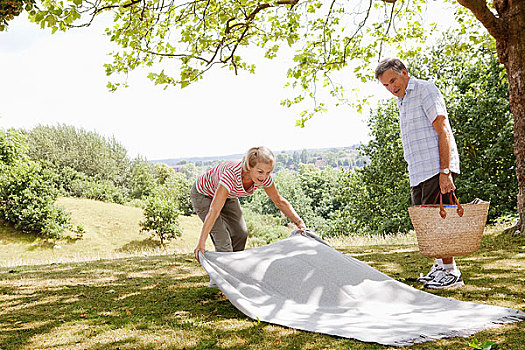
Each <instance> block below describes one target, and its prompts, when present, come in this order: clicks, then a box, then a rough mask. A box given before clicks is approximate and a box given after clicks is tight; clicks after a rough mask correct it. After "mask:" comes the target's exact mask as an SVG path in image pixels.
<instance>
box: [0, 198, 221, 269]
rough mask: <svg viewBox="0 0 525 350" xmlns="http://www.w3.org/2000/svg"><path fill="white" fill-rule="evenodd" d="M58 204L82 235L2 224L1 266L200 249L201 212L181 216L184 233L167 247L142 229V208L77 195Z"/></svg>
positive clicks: (0, 231)
mask: <svg viewBox="0 0 525 350" xmlns="http://www.w3.org/2000/svg"><path fill="white" fill-rule="evenodd" d="M57 205H58V206H60V207H63V208H64V209H66V210H67V211H69V212H71V223H72V225H73V227H74V228H75V227H76V226H77V225H82V226H83V227H84V230H85V234H84V236H83V238H82V239H77V234H76V233H74V232H66V233H65V235H64V238H63V239H60V240H49V239H45V238H43V237H41V236H38V235H31V234H26V235H20V234H19V233H18V232H17V231H15V230H14V229H12V228H11V227H8V226H2V225H0V243H1V245H0V267H1V266H3V267H11V266H19V265H35V264H50V263H56V262H75V261H86V260H97V259H115V258H121V257H129V256H137V255H152V254H156V255H161V254H173V253H188V252H191V251H193V248H195V245H196V244H197V240H198V235H199V233H200V228H201V226H202V222H201V221H200V219H199V218H198V217H197V216H196V215H193V216H190V217H188V216H180V217H179V221H180V224H181V226H182V229H183V234H182V237H180V238H177V239H175V240H173V241H171V242H170V243H169V244H167V246H166V249H164V248H161V247H160V245H159V241H158V240H155V239H151V234H150V233H149V232H140V227H139V222H140V221H141V220H142V219H143V215H142V209H140V208H135V207H128V206H123V205H119V204H114V203H104V202H100V201H94V200H90V199H81V198H72V197H67V198H59V199H58V201H57ZM209 249H212V246H211V244H210V246H209Z"/></svg>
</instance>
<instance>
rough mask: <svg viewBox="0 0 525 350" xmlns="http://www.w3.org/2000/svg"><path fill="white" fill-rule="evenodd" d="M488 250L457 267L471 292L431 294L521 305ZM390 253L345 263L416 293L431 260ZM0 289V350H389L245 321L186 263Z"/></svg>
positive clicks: (65, 268)
mask: <svg viewBox="0 0 525 350" xmlns="http://www.w3.org/2000/svg"><path fill="white" fill-rule="evenodd" d="M494 244H495V243H492V242H488V243H487V246H484V247H483V248H482V249H481V250H480V251H479V252H478V253H476V254H473V255H472V257H473V259H469V260H467V259H463V260H461V261H460V264H461V267H462V271H463V273H464V274H465V275H466V276H468V277H467V278H468V282H467V284H468V285H471V286H472V287H473V288H471V289H462V288H458V289H455V290H450V291H449V290H447V291H438V292H434V293H435V294H438V295H441V296H446V297H452V298H455V299H459V300H465V301H475V302H482V301H486V302H487V303H490V304H495V305H500V306H505V305H504V304H502V303H503V302H504V303H510V304H513V305H520V304H522V303H523V302H522V300H523V299H524V298H525V291H523V288H520V286H521V285H522V282H523V281H522V280H523V277H522V276H523V271H522V270H521V272H520V269H514V270H515V271H509V270H508V269H505V268H490V269H487V268H486V267H487V266H490V264H492V263H496V262H498V261H499V260H498V259H502V258H504V259H513V260H512V261H515V262H516V263H518V264H519V263H521V264H523V258H516V257H515V255H516V254H515V253H514V252H513V251H512V250H505V251H502V250H500V249H497V250H495V249H493V246H494ZM489 246H491V247H489ZM397 248H399V247H396V249H392V247H390V248H389V247H373V249H372V248H370V249H367V248H366V247H365V248H359V249H352V250H351V252H349V253H350V254H349V255H352V253H354V254H355V253H359V254H357V255H359V259H360V260H362V261H365V262H368V263H369V264H370V265H372V266H374V267H376V268H378V269H379V270H382V271H383V272H385V273H387V274H389V275H390V276H392V277H394V278H396V279H398V280H400V281H402V282H405V283H408V284H411V285H413V286H414V287H416V288H421V286H420V285H418V284H417V283H416V282H415V278H413V277H412V276H415V275H416V273H419V272H420V271H421V270H422V269H425V270H426V269H427V268H428V267H429V266H430V264H431V263H432V259H429V258H426V257H423V256H421V255H420V254H419V253H418V252H417V251H411V250H408V251H406V250H405V251H400V249H397ZM516 249H519V248H516ZM371 250H373V252H371ZM522 255H523V254H522ZM520 259H521V260H520ZM522 266H523V265H522ZM487 270H488V271H487ZM396 273H397V276H396V275H395V274H396ZM520 273H521V274H522V275H521V277H519V278H514V277H515V275H514V274H520ZM0 281H1V283H2V284H1V285H0V348H1V349H20V348H24V349H31V348H40V349H69V348H85V349H157V348H159V347H162V348H168V349H182V348H186V349H188V350H190V349H223V348H228V349H247V348H253V349H273V348H287V349H292V348H296V349H308V348H309V349H326V348H330V349H348V348H351V349H389V347H386V346H382V345H378V344H369V343H362V342H358V341H354V340H349V339H342V338H338V337H333V336H328V335H323V334H316V333H309V332H301V331H295V330H292V329H288V328H285V327H280V326H274V325H269V324H266V323H263V322H261V323H259V322H257V321H254V320H251V319H249V318H248V317H246V316H245V315H244V314H242V313H241V312H240V311H238V310H237V309H236V308H235V307H234V306H233V305H231V304H230V302H229V301H228V300H227V299H226V298H225V297H224V295H223V294H222V293H221V292H220V291H219V290H216V289H209V288H206V285H207V282H208V277H207V275H206V274H205V272H204V271H203V269H202V268H201V267H200V266H199V265H198V264H197V263H196V262H195V261H194V260H193V259H192V258H191V256H190V255H176V256H162V257H141V258H127V259H117V260H106V261H96V262H87V263H77V264H64V265H53V266H51V267H50V266H29V267H20V268H17V270H16V272H14V273H9V271H8V270H7V269H4V270H0ZM487 288H489V289H487ZM494 293H496V294H494ZM495 295H502V296H503V295H504V296H505V298H506V299H505V300H503V299H498V298H497V297H496V296H495ZM523 324H525V322H519V323H517V324H512V325H508V326H505V327H503V328H502V329H493V330H487V331H483V332H480V333H478V334H476V335H475V336H474V337H477V338H478V339H480V340H489V339H494V338H498V337H499V338H500V339H505V341H504V344H505V345H506V346H507V347H508V348H509V349H513V348H516V349H517V348H518V347H519V346H521V345H522V344H523V343H525V339H524V335H523V334H524V332H523V330H524V326H523ZM471 338H473V337H471ZM468 341H469V340H468V339H465V338H451V339H445V340H440V341H438V342H428V343H423V344H418V345H415V346H413V347H411V348H413V349H436V348H439V349H464V348H468V346H467V344H468ZM513 346H518V347H513Z"/></svg>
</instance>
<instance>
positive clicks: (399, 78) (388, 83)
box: [379, 69, 410, 98]
mask: <svg viewBox="0 0 525 350" xmlns="http://www.w3.org/2000/svg"><path fill="white" fill-rule="evenodd" d="M408 79H410V77H409V76H408V72H407V71H406V69H403V71H402V73H401V74H399V73H398V72H396V71H394V70H393V69H389V70H387V71H386V72H384V73H383V74H382V75H381V76H380V77H379V81H380V82H381V84H383V86H384V87H386V89H387V90H388V91H390V93H391V94H392V95H394V96H396V97H399V98H403V97H405V93H406V90H407V85H408Z"/></svg>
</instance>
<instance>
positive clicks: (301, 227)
mask: <svg viewBox="0 0 525 350" xmlns="http://www.w3.org/2000/svg"><path fill="white" fill-rule="evenodd" d="M295 226H297V228H298V229H299V233H303V232H304V231H305V230H306V225H305V224H304V222H303V220H301V219H299V221H296V222H295Z"/></svg>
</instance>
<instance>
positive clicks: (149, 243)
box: [115, 238, 162, 253]
mask: <svg viewBox="0 0 525 350" xmlns="http://www.w3.org/2000/svg"><path fill="white" fill-rule="evenodd" d="M159 248H162V245H161V244H160V241H157V240H154V239H153V238H147V239H144V240H142V241H131V242H129V243H126V244H124V245H123V246H122V247H120V248H118V249H116V250H115V252H117V253H135V252H140V251H154V250H156V249H159Z"/></svg>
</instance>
